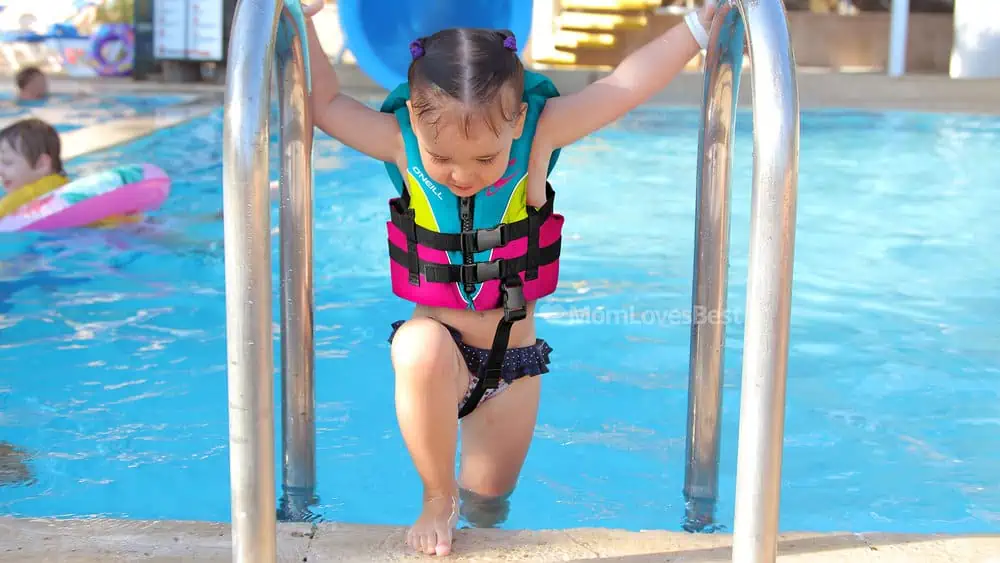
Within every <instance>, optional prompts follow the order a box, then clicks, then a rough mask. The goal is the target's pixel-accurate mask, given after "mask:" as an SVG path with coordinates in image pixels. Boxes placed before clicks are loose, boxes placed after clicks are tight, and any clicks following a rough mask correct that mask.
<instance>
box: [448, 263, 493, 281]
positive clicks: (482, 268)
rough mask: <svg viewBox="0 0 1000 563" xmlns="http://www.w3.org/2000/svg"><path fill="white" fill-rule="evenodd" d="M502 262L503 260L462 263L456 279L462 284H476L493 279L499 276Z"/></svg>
mask: <svg viewBox="0 0 1000 563" xmlns="http://www.w3.org/2000/svg"><path fill="white" fill-rule="evenodd" d="M502 262H503V260H494V261H492V262H476V263H475V264H462V265H461V266H459V270H458V278H459V279H458V281H460V282H461V283H463V284H477V283H483V282H484V281H486V280H495V279H497V278H499V277H500V271H501V263H502Z"/></svg>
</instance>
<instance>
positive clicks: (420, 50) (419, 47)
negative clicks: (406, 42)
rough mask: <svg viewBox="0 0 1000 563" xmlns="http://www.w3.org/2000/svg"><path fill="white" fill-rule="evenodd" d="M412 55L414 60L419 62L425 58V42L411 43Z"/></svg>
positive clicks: (418, 40)
mask: <svg viewBox="0 0 1000 563" xmlns="http://www.w3.org/2000/svg"><path fill="white" fill-rule="evenodd" d="M410 55H411V56H412V57H413V60H417V59H419V58H420V57H422V56H424V42H423V41H421V40H420V39H414V40H413V41H411V42H410Z"/></svg>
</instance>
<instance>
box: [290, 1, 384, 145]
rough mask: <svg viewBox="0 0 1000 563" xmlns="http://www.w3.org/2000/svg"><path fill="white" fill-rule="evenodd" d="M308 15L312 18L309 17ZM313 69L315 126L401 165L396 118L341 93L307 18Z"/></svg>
mask: <svg viewBox="0 0 1000 563" xmlns="http://www.w3.org/2000/svg"><path fill="white" fill-rule="evenodd" d="M307 15H311V14H308V12H307ZM306 33H307V34H308V36H309V66H310V68H311V69H312V86H313V87H312V96H311V105H312V114H313V123H314V124H315V125H316V127H319V128H320V130H322V131H323V132H325V133H326V134H328V135H330V136H331V137H333V138H335V139H337V140H339V141H340V142H342V143H344V144H345V145H347V146H349V147H351V148H353V149H355V150H357V151H360V152H362V153H364V154H366V155H368V156H370V157H372V158H375V159H378V160H381V161H383V162H398V160H399V158H400V156H401V155H402V154H403V136H402V133H401V132H400V129H399V123H397V122H396V116H394V115H391V114H388V113H382V112H380V111H378V110H377V109H372V108H370V107H368V106H366V105H364V104H362V103H361V102H359V101H357V100H355V99H353V98H351V97H350V96H348V95H346V94H343V93H342V92H341V91H340V81H339V80H337V74H336V73H335V72H334V70H333V65H332V64H330V59H329V58H328V57H327V55H326V53H325V52H324V51H323V46H322V45H321V44H320V42H319V37H318V36H317V35H316V26H315V25H313V22H312V18H310V17H307V18H306Z"/></svg>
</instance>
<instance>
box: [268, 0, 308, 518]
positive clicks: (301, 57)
mask: <svg viewBox="0 0 1000 563" xmlns="http://www.w3.org/2000/svg"><path fill="white" fill-rule="evenodd" d="M296 1H297V0H296ZM279 25H280V26H288V29H287V30H285V29H282V30H281V32H284V33H285V34H287V35H289V36H292V35H296V36H298V37H306V30H305V29H296V22H295V21H294V20H293V18H292V17H291V15H290V14H289V13H288V11H287V10H284V11H283V14H282V18H281V22H280V24H279ZM293 30H294V34H293V33H292V31H293ZM281 32H279V33H281ZM281 44H282V46H283V48H282V49H279V50H278V51H277V68H278V97H279V100H280V102H279V116H280V117H279V119H280V123H281V128H280V137H281V147H282V149H281V150H282V153H281V180H280V192H279V193H280V199H281V205H280V211H279V217H278V222H279V226H280V235H279V237H280V241H281V243H280V244H281V253H280V262H281V415H282V441H281V444H282V454H283V455H282V488H283V489H284V490H283V494H282V499H281V515H282V518H283V519H287V520H309V519H311V516H310V514H309V508H308V507H309V505H310V504H312V503H313V500H314V498H315V491H316V422H315V404H314V377H313V366H314V351H313V176H312V145H313V122H312V114H311V111H310V105H309V91H308V77H307V74H306V66H305V57H306V54H305V53H304V52H303V42H300V41H294V40H293V41H288V42H281Z"/></svg>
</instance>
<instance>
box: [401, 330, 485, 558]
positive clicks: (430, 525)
mask: <svg viewBox="0 0 1000 563" xmlns="http://www.w3.org/2000/svg"><path fill="white" fill-rule="evenodd" d="M391 352H392V364H393V369H394V370H395V372H396V417H397V418H398V420H399V428H400V431H401V432H402V435H403V440H404V441H405V442H406V447H407V449H408V450H409V452H410V456H411V457H412V458H413V464H414V465H415V466H416V468H417V472H418V473H419V474H420V479H421V480H422V481H423V486H424V507H423V511H422V512H421V514H420V517H419V518H417V521H416V523H414V524H413V527H412V528H410V530H409V532H408V533H407V538H406V541H407V543H408V544H409V545H410V546H412V547H413V548H414V549H416V550H419V551H421V552H423V553H426V554H428V555H435V554H436V555H447V554H448V553H450V552H451V542H452V537H453V535H454V529H455V525H456V524H457V522H458V485H457V483H456V482H455V450H456V446H457V440H458V438H457V436H458V405H459V403H460V402H461V400H462V399H463V398H464V397H465V393H466V391H467V390H468V388H469V381H470V375H469V369H468V367H467V366H466V364H465V360H464V359H463V357H462V354H461V352H460V351H459V349H458V346H457V345H456V344H455V341H454V340H453V339H452V337H451V334H450V333H449V332H448V329H447V328H445V326H444V325H442V324H441V323H439V322H437V321H435V320H433V319H428V318H415V319H412V320H410V321H407V322H406V323H405V324H403V325H402V326H401V327H399V329H398V330H397V331H396V334H395V336H394V337H393V339H392V347H391Z"/></svg>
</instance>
